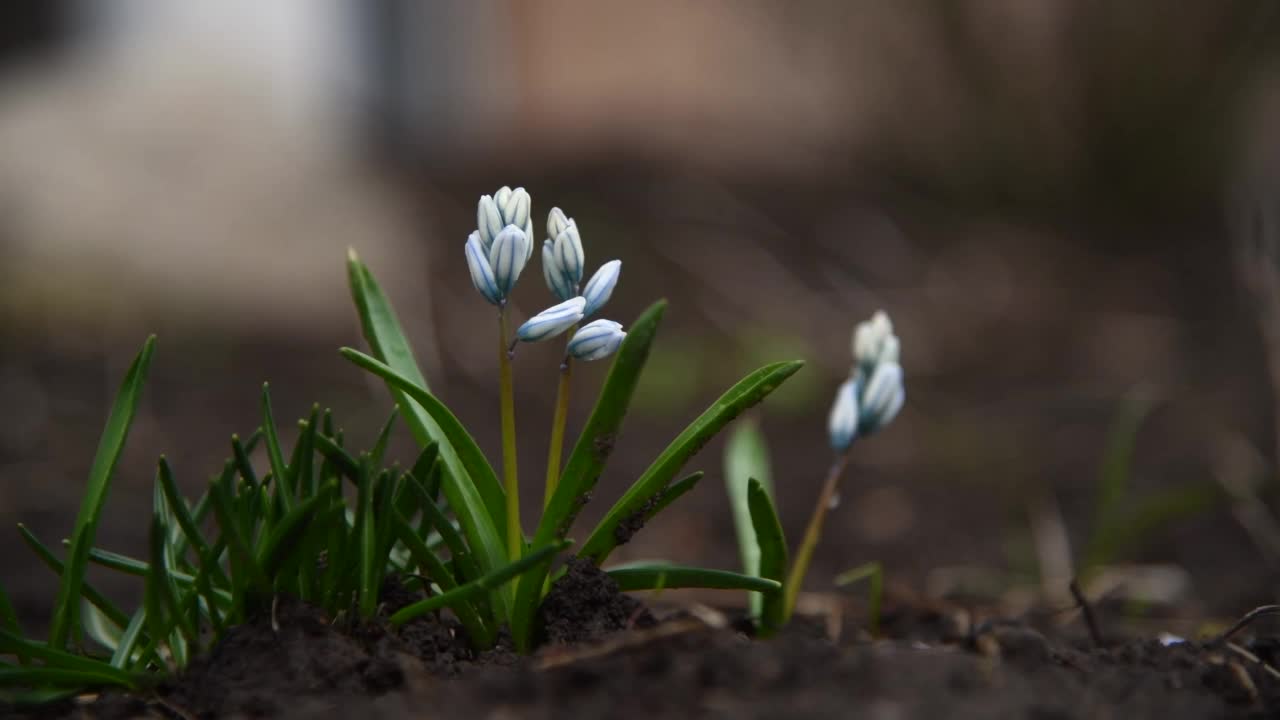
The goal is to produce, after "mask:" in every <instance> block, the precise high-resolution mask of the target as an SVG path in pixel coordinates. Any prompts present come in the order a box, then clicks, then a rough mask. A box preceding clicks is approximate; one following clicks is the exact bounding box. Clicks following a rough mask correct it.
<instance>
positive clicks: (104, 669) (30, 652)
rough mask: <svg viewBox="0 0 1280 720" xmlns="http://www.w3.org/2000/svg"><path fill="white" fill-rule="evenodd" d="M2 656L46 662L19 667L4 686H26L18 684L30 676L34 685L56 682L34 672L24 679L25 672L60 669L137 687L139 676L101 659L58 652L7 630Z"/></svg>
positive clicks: (1, 638)
mask: <svg viewBox="0 0 1280 720" xmlns="http://www.w3.org/2000/svg"><path fill="white" fill-rule="evenodd" d="M0 655H25V656H26V657H29V658H31V659H33V660H39V661H41V662H43V663H45V667H38V666H28V667H23V668H15V669H14V670H13V671H12V673H11V674H10V675H7V676H6V677H7V678H9V679H10V682H8V683H6V682H4V681H0V685H3V684H8V685H15V684H22V683H21V682H17V681H15V680H17V679H20V678H22V677H30V678H34V679H36V682H33V683H31V684H38V683H40V682H52V681H51V680H47V679H44V678H43V677H42V676H41V675H40V674H39V673H38V672H32V674H30V675H26V676H24V675H22V671H39V670H55V669H56V670H64V671H68V672H70V671H76V672H83V673H92V674H95V675H96V676H98V677H101V678H107V679H108V680H107V682H108V684H112V685H124V686H126V687H135V685H134V677H135V676H134V675H133V674H132V673H128V672H124V671H122V670H119V669H117V668H113V667H111V666H110V665H108V664H107V663H104V662H102V661H101V660H95V659H93V658H89V657H85V656H83V655H76V654H75V653H69V652H67V651H65V650H58V649H56V648H52V647H49V646H48V645H43V644H41V643H36V642H32V641H30V640H26V639H24V638H21V637H19V636H17V635H14V634H13V633H10V632H9V631H7V630H0ZM50 677H51V676H50Z"/></svg>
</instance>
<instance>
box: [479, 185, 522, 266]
mask: <svg viewBox="0 0 1280 720" xmlns="http://www.w3.org/2000/svg"><path fill="white" fill-rule="evenodd" d="M531 205H532V200H530V198H529V193H528V192H526V191H525V189H524V188H522V187H521V188H516V189H515V190H512V189H511V188H509V187H506V186H503V187H502V189H500V190H498V192H496V193H494V194H493V195H482V196H480V203H479V205H478V206H477V207H476V226H477V228H478V229H479V233H480V242H481V243H483V244H484V248H485V250H490V249H491V248H492V247H493V243H494V241H495V240H496V239H497V237H498V233H500V232H502V230H503V228H505V227H506V226H508V225H515V226H516V227H517V228H520V229H521V230H523V231H524V234H525V237H527V238H533V222H532V219H531V210H530V208H531ZM530 242H531V243H532V240H530ZM532 255H533V246H532V244H530V245H529V246H528V247H526V248H525V253H524V262H526V263H527V262H529V258H530V257H532Z"/></svg>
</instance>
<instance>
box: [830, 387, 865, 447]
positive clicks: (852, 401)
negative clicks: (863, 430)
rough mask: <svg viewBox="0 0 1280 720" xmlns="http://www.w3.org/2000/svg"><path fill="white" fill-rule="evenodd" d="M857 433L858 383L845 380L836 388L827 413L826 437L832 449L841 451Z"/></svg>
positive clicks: (851, 441) (850, 442)
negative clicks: (832, 401)
mask: <svg viewBox="0 0 1280 720" xmlns="http://www.w3.org/2000/svg"><path fill="white" fill-rule="evenodd" d="M857 435H858V383H857V381H856V380H852V379H850V380H845V381H844V382H843V383H841V384H840V387H839V388H837V389H836V400H835V402H834V403H832V405H831V413H830V414H829V415H827V437H828V438H829V439H830V440H831V447H832V449H834V450H836V451H837V452H843V451H844V450H846V449H848V447H849V445H851V444H852V443H853V439H854V438H855V437H857Z"/></svg>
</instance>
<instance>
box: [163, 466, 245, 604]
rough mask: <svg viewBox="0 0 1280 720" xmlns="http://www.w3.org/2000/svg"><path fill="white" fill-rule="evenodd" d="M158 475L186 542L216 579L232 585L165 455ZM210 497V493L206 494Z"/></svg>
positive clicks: (203, 566) (201, 563) (202, 565)
mask: <svg viewBox="0 0 1280 720" xmlns="http://www.w3.org/2000/svg"><path fill="white" fill-rule="evenodd" d="M156 476H157V479H158V481H159V483H160V488H161V490H162V492H163V493H164V496H165V500H166V501H167V502H168V505H169V509H170V511H171V512H172V513H173V519H174V521H175V522H176V523H177V524H178V527H179V528H181V529H182V534H183V537H185V538H186V544H187V545H190V546H191V548H192V549H193V550H194V551H195V553H196V557H198V558H199V559H200V566H201V567H202V568H204V569H205V571H206V572H209V573H211V574H212V575H213V577H214V579H215V581H217V582H219V583H221V584H223V585H230V584H231V581H230V580H229V579H228V578H227V576H226V574H225V573H224V572H222V568H221V567H220V566H219V565H218V563H217V562H216V561H213V562H210V561H211V560H212V555H211V553H210V552H209V544H208V543H207V542H205V539H204V534H203V533H201V532H200V527H199V525H198V524H197V522H198V521H197V520H196V518H195V516H193V515H192V513H191V511H190V510H189V509H188V508H187V502H186V500H184V499H183V498H182V493H181V492H179V491H178V484H177V482H175V481H174V479H173V470H171V469H170V468H169V462H168V461H167V460H166V459H165V457H164V455H161V456H160V460H159V461H158V463H157V469H156ZM205 498H208V495H206V496H205Z"/></svg>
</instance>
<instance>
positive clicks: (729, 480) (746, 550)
mask: <svg viewBox="0 0 1280 720" xmlns="http://www.w3.org/2000/svg"><path fill="white" fill-rule="evenodd" d="M752 478H754V479H755V480H757V481H759V482H760V484H761V486H762V488H763V489H764V491H765V492H766V493H772V492H773V484H772V481H771V480H770V468H769V448H768V446H766V445H765V440H764V434H763V433H761V432H760V426H759V425H758V424H757V423H756V422H755V421H754V420H753V419H751V418H746V419H744V420H742V421H741V422H739V423H738V424H737V425H736V426H735V427H734V430H733V432H732V433H730V434H729V441H728V442H727V443H726V444H725V448H724V481H725V489H726V490H727V491H728V493H729V507H730V508H731V509H732V510H733V526H734V529H735V530H736V531H737V533H738V553H739V554H740V555H741V556H742V572H744V573H746V574H748V575H760V574H761V573H760V545H759V543H757V542H756V531H755V527H754V524H753V522H752V517H751V507H750V503H749V502H748V495H749V493H748V490H747V488H748V485H749V484H750V481H751V479H752ZM749 600H750V608H751V616H752V617H757V618H758V617H760V612H761V609H762V608H761V602H763V600H764V597H763V596H762V595H760V594H759V593H752V594H751V596H750V598H749Z"/></svg>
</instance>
